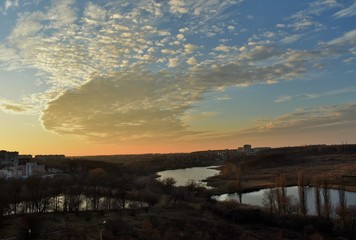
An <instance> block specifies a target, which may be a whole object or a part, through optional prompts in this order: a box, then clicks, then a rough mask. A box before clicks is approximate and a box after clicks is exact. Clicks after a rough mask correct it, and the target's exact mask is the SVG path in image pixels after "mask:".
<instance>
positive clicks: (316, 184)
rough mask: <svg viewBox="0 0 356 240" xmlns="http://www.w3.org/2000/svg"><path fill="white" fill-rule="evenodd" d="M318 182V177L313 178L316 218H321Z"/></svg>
mask: <svg viewBox="0 0 356 240" xmlns="http://www.w3.org/2000/svg"><path fill="white" fill-rule="evenodd" d="M319 187H320V180H319V177H314V195H315V211H316V214H317V215H318V217H321V213H322V212H321V197H320V189H319Z"/></svg>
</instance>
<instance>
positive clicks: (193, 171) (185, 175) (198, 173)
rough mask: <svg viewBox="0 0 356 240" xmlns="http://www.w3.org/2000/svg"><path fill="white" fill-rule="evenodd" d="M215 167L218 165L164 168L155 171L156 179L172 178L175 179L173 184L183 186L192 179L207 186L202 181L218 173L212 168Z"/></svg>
mask: <svg viewBox="0 0 356 240" xmlns="http://www.w3.org/2000/svg"><path fill="white" fill-rule="evenodd" d="M216 167H218V166H209V167H192V168H184V169H176V170H166V171H162V172H158V173H157V174H158V175H159V176H160V177H159V178H158V180H163V179H166V178H174V180H175V181H176V184H175V186H185V185H186V184H187V183H188V182H189V181H194V182H196V183H198V184H201V185H202V186H204V187H207V185H206V183H205V182H203V181H204V180H205V179H207V178H209V177H212V176H215V175H217V174H219V173H220V171H219V170H216V169H214V168H216Z"/></svg>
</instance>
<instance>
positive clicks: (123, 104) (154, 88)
mask: <svg viewBox="0 0 356 240" xmlns="http://www.w3.org/2000/svg"><path fill="white" fill-rule="evenodd" d="M294 54H295V53H289V54H286V55H285V56H280V57H281V58H285V59H284V60H283V61H281V62H276V63H275V64H272V65H270V66H268V67H266V66H258V65H250V64H249V62H250V61H246V62H244V61H236V62H235V63H229V64H221V63H219V62H216V61H215V62H214V61H213V62H212V61H208V62H203V63H201V64H200V65H199V66H195V67H193V68H192V70H191V71H190V72H186V73H184V72H182V73H177V72H175V71H174V70H172V71H167V70H165V71H161V72H158V73H153V72H152V71H149V70H145V69H144V68H133V69H130V70H126V71H122V72H116V73H113V74H112V75H111V76H107V77H103V76H96V77H93V78H92V79H90V80H89V81H88V82H87V83H86V84H84V85H82V86H80V87H78V88H76V89H73V90H68V91H66V92H65V93H64V94H63V95H61V96H60V97H59V98H57V99H55V100H54V101H51V102H50V103H48V105H47V108H46V109H45V110H44V111H43V115H42V117H41V119H42V123H43V126H44V128H45V129H47V130H48V131H51V132H55V133H58V134H71V135H77V136H84V137H85V138H87V139H88V140H90V141H99V142H100V141H112V142H116V141H130V140H134V139H135V140H137V139H141V140H142V141H144V140H146V141H151V140H153V139H166V138H168V137H171V138H174V139H181V138H182V137H187V136H191V135H194V134H198V133H196V132H191V131H189V127H188V126H187V125H186V124H185V123H184V121H183V120H184V116H185V113H186V111H187V110H189V109H191V108H192V107H193V104H194V103H196V102H197V101H200V100H202V99H203V95H204V94H205V93H207V92H211V91H214V90H218V89H221V88H225V87H229V86H236V85H248V84H256V83H268V82H270V81H271V79H274V80H275V81H280V80H287V79H289V78H290V77H295V76H298V75H300V74H303V73H304V67H303V65H304V64H305V63H304V61H300V59H299V57H298V56H294V57H293V55H294ZM253 56H254V55H252V56H251V57H253ZM300 56H302V55H300ZM237 57H238V56H236V58H237ZM255 57H256V59H257V60H259V59H265V56H264V57H261V56H260V55H259V54H257V55H256V56H255ZM236 60H238V59H236ZM175 61H179V59H170V61H169V63H170V64H171V67H175V65H176V64H178V63H177V62H175ZM251 73H253V74H251Z"/></svg>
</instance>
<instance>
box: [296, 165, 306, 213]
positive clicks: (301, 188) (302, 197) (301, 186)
mask: <svg viewBox="0 0 356 240" xmlns="http://www.w3.org/2000/svg"><path fill="white" fill-rule="evenodd" d="M298 195H299V209H300V213H301V214H302V215H303V216H306V215H307V213H308V205H307V203H308V200H307V187H306V186H305V180H304V174H303V172H302V171H299V173H298Z"/></svg>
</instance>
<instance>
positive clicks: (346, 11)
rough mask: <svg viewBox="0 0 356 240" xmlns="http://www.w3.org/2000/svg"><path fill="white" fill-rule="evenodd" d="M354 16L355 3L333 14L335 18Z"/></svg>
mask: <svg viewBox="0 0 356 240" xmlns="http://www.w3.org/2000/svg"><path fill="white" fill-rule="evenodd" d="M352 16H356V3H355V2H354V3H353V4H352V5H351V6H349V7H347V8H345V9H342V10H340V11H338V12H336V13H335V14H334V17H336V18H342V17H352Z"/></svg>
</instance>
